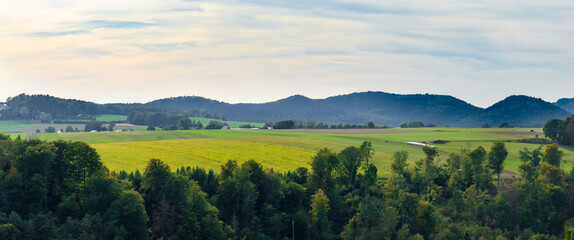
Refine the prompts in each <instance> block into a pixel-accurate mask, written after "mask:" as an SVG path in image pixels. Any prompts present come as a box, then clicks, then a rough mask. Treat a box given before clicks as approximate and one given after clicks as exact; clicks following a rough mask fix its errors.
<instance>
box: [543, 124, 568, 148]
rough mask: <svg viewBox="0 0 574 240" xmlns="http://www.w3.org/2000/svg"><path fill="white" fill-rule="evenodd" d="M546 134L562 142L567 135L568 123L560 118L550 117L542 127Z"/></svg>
mask: <svg viewBox="0 0 574 240" xmlns="http://www.w3.org/2000/svg"><path fill="white" fill-rule="evenodd" d="M542 130H543V131H544V136H546V137H547V138H550V139H552V140H553V141H556V142H562V141H563V139H564V137H565V132H566V123H565V121H564V120H560V119H550V120H548V122H546V124H545V125H544V128H543V129H542Z"/></svg>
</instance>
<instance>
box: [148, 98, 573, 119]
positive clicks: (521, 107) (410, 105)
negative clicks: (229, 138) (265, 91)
mask: <svg viewBox="0 0 574 240" xmlns="http://www.w3.org/2000/svg"><path fill="white" fill-rule="evenodd" d="M148 104H150V105H153V106H161V107H166V108H172V109H177V110H190V109H197V108H199V109H203V110H205V111H207V112H212V113H218V114H221V115H224V116H226V117H227V118H228V119H233V120H238V121H255V122H264V121H276V120H280V119H314V120H316V121H319V122H326V123H364V122H367V121H373V122H375V123H376V124H386V125H392V126H398V125H400V124H401V123H405V122H409V121H422V122H424V123H426V124H428V123H434V124H437V125H441V126H443V125H449V126H456V127H480V126H482V125H483V124H485V123H487V124H489V125H491V126H493V127H495V126H499V125H500V124H502V123H509V124H510V125H514V126H524V127H541V126H543V125H544V123H546V121H548V120H549V119H552V118H558V119H564V118H566V117H568V116H570V115H572V112H574V99H561V100H559V101H558V102H557V103H556V104H553V103H549V102H546V101H544V100H542V99H540V98H533V97H529V96H510V97H507V98H506V99H504V100H502V101H500V102H498V103H496V104H494V105H492V106H491V107H488V108H486V109H483V108H479V107H476V106H473V105H471V104H469V103H467V102H465V101H462V100H460V99H457V98H455V97H452V96H445V95H432V94H409V95H402V94H391V93H385V92H360V93H352V94H346V95H339V96H333V97H329V98H325V99H310V98H307V97H305V96H301V95H295V96H291V97H288V98H285V99H281V100H278V101H274V102H268V103H262V104H245V103H240V104H229V103H224V102H220V101H216V100H210V99H206V98H203V97H175V98H166V99H160V100H156V101H152V102H149V103H148ZM560 104H562V105H560ZM561 106H563V107H561ZM566 109H568V110H566Z"/></svg>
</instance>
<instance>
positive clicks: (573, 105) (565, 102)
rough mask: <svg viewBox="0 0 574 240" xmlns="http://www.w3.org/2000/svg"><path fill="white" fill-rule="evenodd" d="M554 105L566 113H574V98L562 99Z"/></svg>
mask: <svg viewBox="0 0 574 240" xmlns="http://www.w3.org/2000/svg"><path fill="white" fill-rule="evenodd" d="M554 105H556V106H558V107H561V108H563V109H564V110H566V111H569V112H574V98H562V99H559V100H558V101H556V103H554Z"/></svg>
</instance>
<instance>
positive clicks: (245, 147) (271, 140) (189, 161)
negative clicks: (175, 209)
mask: <svg viewBox="0 0 574 240" xmlns="http://www.w3.org/2000/svg"><path fill="white" fill-rule="evenodd" d="M34 135H35V136H34V138H39V139H42V140H57V139H63V140H78V141H85V142H87V143H89V144H91V145H92V146H93V147H94V148H95V149H96V150H97V151H98V152H99V153H100V155H101V157H102V160H103V162H104V163H105V164H106V166H107V167H108V168H109V169H110V170H115V171H119V170H126V171H134V170H136V169H139V170H140V171H142V170H143V169H144V168H145V165H146V163H147V161H148V160H149V159H151V158H159V159H162V160H163V161H165V162H166V163H168V164H169V165H170V166H172V167H174V168H175V167H181V166H192V167H193V166H199V167H203V168H206V169H214V170H215V171H219V167H220V165H221V164H223V163H224V162H226V161H227V160H237V161H238V162H240V163H241V162H243V161H246V160H249V159H254V160H256V161H258V162H260V163H261V164H262V165H263V166H264V167H266V168H273V169H274V170H275V171H280V172H284V171H288V170H294V169H296V168H297V167H310V166H309V162H310V161H311V158H312V156H314V155H315V153H316V152H317V151H318V150H319V149H321V148H324V147H327V148H329V149H331V150H333V151H335V152H339V151H341V150H342V149H344V148H345V147H347V146H351V145H352V146H359V145H360V144H361V143H362V142H363V141H370V142H372V144H373V147H374V148H375V151H376V153H375V156H374V158H373V162H374V163H375V165H376V166H377V168H378V169H379V175H380V176H381V177H385V176H389V175H390V163H391V160H392V156H393V153H394V152H397V151H402V150H404V151H407V152H408V153H409V161H410V163H411V164H412V163H413V162H414V161H416V160H418V159H421V158H423V157H424V154H423V152H422V149H421V147H418V146H412V145H408V144H407V142H411V141H414V142H427V143H430V141H431V140H434V139H442V140H448V141H449V142H448V143H446V144H436V147H437V149H438V150H439V153H440V155H439V159H440V161H444V160H446V158H447V157H448V155H449V154H450V153H460V152H462V151H468V150H473V149H475V148H476V147H478V146H482V147H484V148H485V149H486V150H487V151H488V150H489V149H490V147H491V145H492V143H493V142H495V141H505V144H506V147H507V149H508V151H509V155H508V158H507V160H506V162H505V170H507V171H506V172H505V174H504V175H505V176H509V175H514V174H515V173H517V172H518V166H519V165H520V164H521V162H520V160H519V153H518V151H519V150H521V149H524V148H528V149H530V150H533V149H535V148H537V147H539V146H540V145H539V144H529V143H519V142H511V141H515V140H519V139H528V138H536V135H538V136H539V137H542V136H543V133H542V130H541V129H517V128H513V129H494V128H488V129H466V128H419V129H374V130H365V129H363V130H360V131H359V130H327V131H325V130H290V131H281V130H187V131H129V132H99V133H59V134H58V133H52V134H46V133H42V134H34ZM562 150H563V151H564V152H565V156H564V159H565V162H564V165H563V166H564V169H565V170H566V171H569V170H570V168H571V166H572V163H573V160H574V148H572V147H563V148H562Z"/></svg>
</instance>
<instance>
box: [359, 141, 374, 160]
mask: <svg viewBox="0 0 574 240" xmlns="http://www.w3.org/2000/svg"><path fill="white" fill-rule="evenodd" d="M359 149H360V150H361V153H362V154H363V158H364V159H365V166H369V159H371V158H372V157H373V156H374V155H375V149H374V148H373V144H372V143H371V142H369V141H364V142H363V143H361V146H360V147H359Z"/></svg>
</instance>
